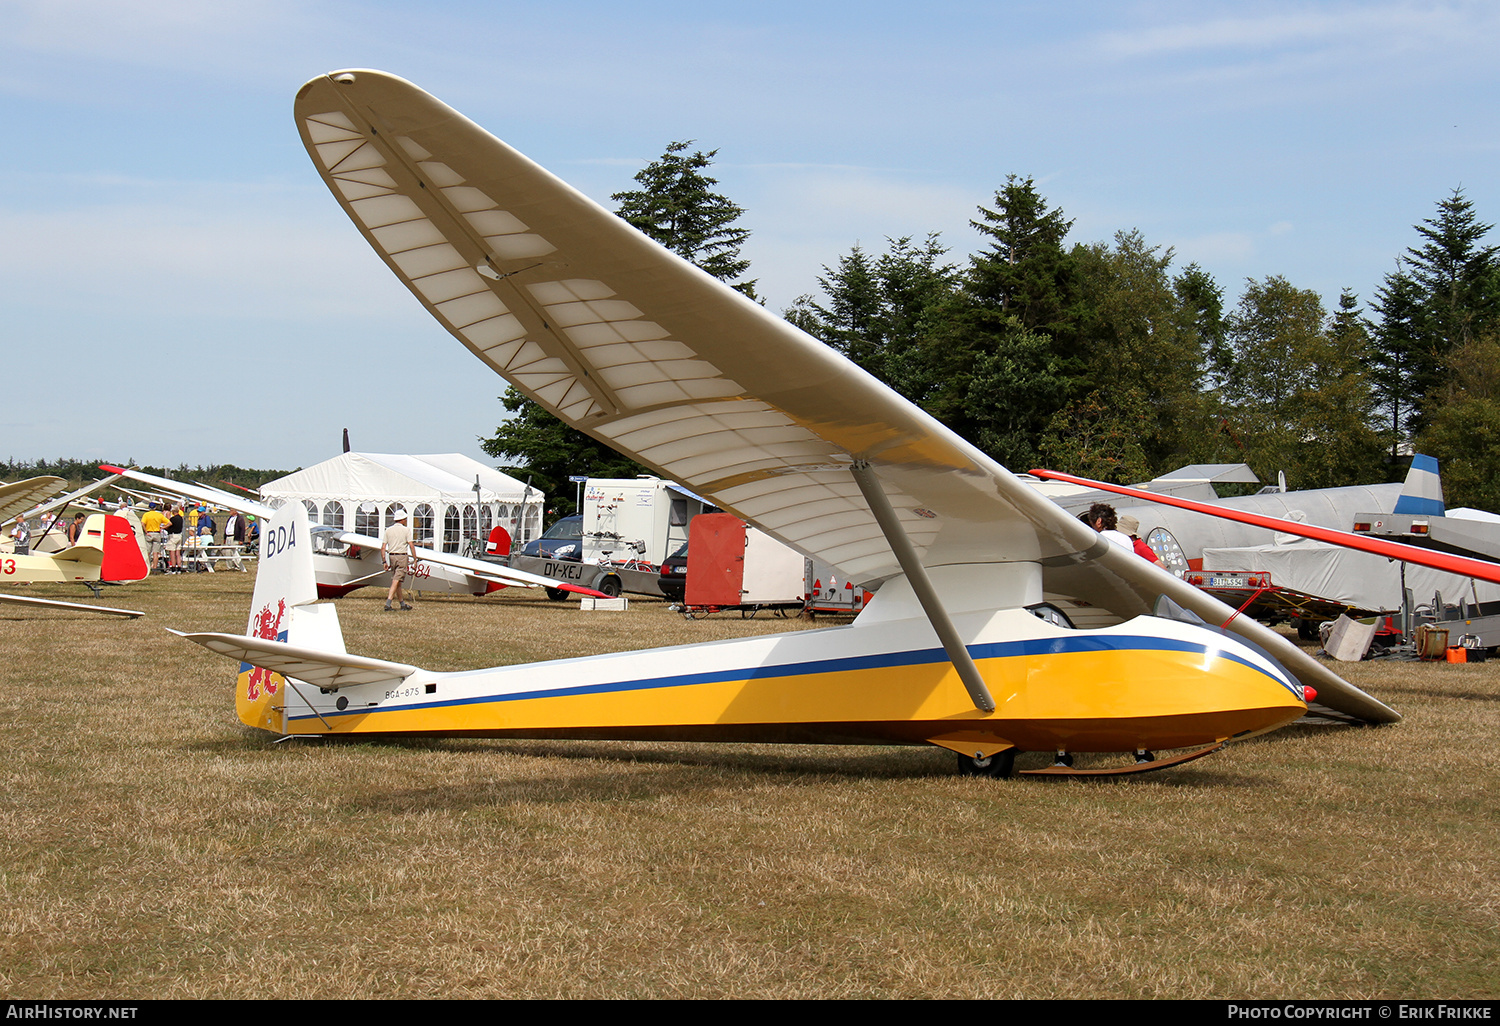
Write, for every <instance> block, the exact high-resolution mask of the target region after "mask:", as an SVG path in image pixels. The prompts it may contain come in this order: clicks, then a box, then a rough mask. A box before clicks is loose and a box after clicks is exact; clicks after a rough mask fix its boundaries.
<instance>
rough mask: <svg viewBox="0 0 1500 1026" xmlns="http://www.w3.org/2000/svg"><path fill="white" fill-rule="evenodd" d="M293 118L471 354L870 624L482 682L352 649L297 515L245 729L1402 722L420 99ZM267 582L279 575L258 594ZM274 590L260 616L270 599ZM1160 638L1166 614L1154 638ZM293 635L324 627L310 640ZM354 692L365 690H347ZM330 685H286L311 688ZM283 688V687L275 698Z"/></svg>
mask: <svg viewBox="0 0 1500 1026" xmlns="http://www.w3.org/2000/svg"><path fill="white" fill-rule="evenodd" d="M295 112H296V119H297V124H298V127H299V130H300V131H301V133H302V137H303V142H304V144H305V145H306V147H307V149H308V152H309V154H310V155H311V156H312V159H313V162H314V165H315V167H316V168H317V169H318V172H319V174H320V175H322V176H323V178H324V181H325V182H326V183H327V184H328V186H329V187H330V189H331V190H332V192H333V194H334V196H335V197H336V198H337V200H338V202H339V203H340V204H341V205H342V206H343V208H344V210H345V212H346V213H348V214H349V216H350V218H351V219H352V220H353V222H354V223H355V225H356V226H357V227H358V228H359V230H360V232H361V233H362V234H363V235H364V237H365V239H366V240H367V241H368V242H369V243H370V245H371V246H372V247H373V248H374V249H375V251H376V252H377V253H378V254H379V255H380V256H381V258H382V259H384V260H385V261H386V263H387V264H388V266H390V268H391V269H392V271H393V272H394V273H395V274H396V276H397V277H398V278H399V279H400V280H401V281H402V282H403V283H405V284H406V285H407V287H408V288H410V289H411V291H412V292H413V294H414V295H415V296H416V297H417V298H418V299H419V300H420V301H421V302H422V304H423V305H424V306H425V307H426V308H427V309H428V311H429V312H431V313H432V314H433V316H434V317H435V318H437V320H438V321H439V322H440V323H441V324H442V325H443V326H444V327H445V328H447V329H448V330H449V331H450V332H451V333H452V334H453V335H454V336H455V337H456V338H457V339H458V340H459V341H460V342H462V343H463V344H464V345H465V346H466V347H468V348H469V350H470V351H471V352H473V353H474V354H475V355H476V356H477V357H478V358H479V359H480V360H482V361H484V362H485V363H486V364H487V365H489V366H490V367H491V368H492V369H494V370H495V371H496V372H498V373H499V374H501V375H502V376H503V377H505V379H506V380H507V381H509V382H510V383H511V384H513V385H514V386H515V387H517V388H518V389H520V390H521V391H523V392H524V393H526V394H527V395H528V396H530V397H531V398H533V399H534V400H536V401H537V402H538V403H540V404H541V405H542V406H543V407H544V408H546V409H547V410H549V411H550V412H552V413H555V414H556V415H557V416H559V417H560V418H562V419H563V420H564V421H565V422H567V423H569V424H570V425H572V426H574V427H576V428H578V429H580V430H582V431H584V432H586V433H588V434H589V435H591V436H592V437H594V438H596V439H599V440H600V441H602V442H605V443H606V444H608V445H610V446H612V447H613V448H615V449H617V450H619V451H620V452H622V453H624V454H626V455H628V456H630V457H631V458H632V459H635V460H636V461H638V462H640V463H642V464H643V465H645V466H647V467H650V468H651V469H652V470H653V471H655V472H656V473H657V474H659V475H660V476H662V477H665V478H669V479H671V480H675V481H677V482H679V483H680V484H682V485H683V486H685V487H687V488H689V489H691V490H692V491H693V492H694V493H695V494H697V495H701V496H703V497H704V498H705V499H707V500H709V501H711V502H713V503H714V504H716V505H718V506H720V507H721V508H723V509H725V510H726V511H729V512H732V513H734V514H735V515H736V516H739V517H740V518H741V519H744V520H746V521H747V522H749V523H751V524H753V525H754V526H756V527H758V528H759V529H760V530H762V531H764V532H765V533H767V534H769V535H771V536H772V537H774V538H776V539H778V540H779V541H782V542H784V543H785V544H787V545H790V546H791V547H792V548H794V549H796V550H797V551H799V552H801V553H803V554H804V555H806V556H810V557H813V558H815V559H818V560H820V561H822V562H824V563H828V564H831V565H833V566H834V567H836V568H838V569H839V570H840V571H842V573H843V574H844V575H846V576H847V577H848V578H850V579H851V580H853V581H854V582H855V583H856V584H860V585H864V586H866V587H870V588H878V592H877V594H876V595H875V597H874V599H873V600H872V601H871V602H870V604H869V605H868V606H867V607H866V608H865V610H864V611H863V612H862V613H861V615H860V616H859V618H858V619H857V620H856V621H855V622H854V624H853V625H851V626H848V627H839V628H831V629H827V630H822V631H806V632H800V633H796V634H788V635H781V636H777V637H768V638H754V639H745V640H739V641H733V642H720V643H715V644H710V645H695V646H685V647H680V648H673V649H661V650H655V651H650V652H630V653H621V654H615V655H604V656H595V657H591V658H587V659H577V660H564V661H559V662H551V663H539V664H532V665H525V666H510V667H498V668H495V669H491V670H480V671H472V672H465V673H436V672H432V671H428V670H423V669H419V668H413V667H406V666H402V665H399V664H393V663H392V664H382V663H378V662H376V661H370V660H362V661H360V662H359V663H358V664H355V662H354V660H355V657H351V656H348V655H346V654H345V653H344V652H343V643H342V639H341V637H340V636H339V635H338V632H337V629H336V624H334V623H332V622H330V620H329V618H328V617H327V614H326V613H324V612H322V610H324V609H326V608H329V607H326V606H315V605H312V604H311V603H312V598H313V596H314V595H315V588H313V587H312V586H311V585H309V584H308V583H307V582H308V580H309V579H310V578H309V575H308V572H307V571H306V570H305V567H306V566H307V565H310V560H309V558H308V552H309V549H308V546H307V543H306V531H307V527H306V522H305V519H304V520H301V521H300V522H299V520H298V517H300V516H303V514H301V513H299V511H297V510H291V511H285V510H284V511H281V513H280V514H278V515H279V516H285V517H286V518H287V519H285V520H280V521H278V522H277V523H276V524H275V527H276V537H277V538H281V539H284V540H285V545H284V546H283V547H282V548H279V549H278V548H276V547H275V546H276V545H277V544H279V543H278V542H276V541H274V540H272V541H269V542H263V544H264V545H267V546H268V550H267V551H268V554H267V555H266V556H263V560H262V564H261V569H260V573H261V575H262V576H261V578H260V579H258V580H257V590H256V595H255V598H254V600H253V602H252V615H251V624H250V629H249V630H248V631H247V634H248V635H250V636H249V637H239V636H235V635H210V634H197V635H190V636H189V637H190V638H191V639H192V640H195V641H197V642H198V643H200V644H203V645H205V646H207V647H209V648H211V649H214V650H216V651H221V652H223V653H224V654H227V655H231V656H233V657H234V658H238V659H240V660H241V661H242V663H243V665H242V671H241V674H240V678H239V686H238V692H237V701H236V704H237V708H238V711H239V715H240V717H241V719H242V720H243V721H244V722H246V723H250V724H253V725H255V726H258V727H263V728H266V729H269V730H272V731H275V732H278V733H292V734H323V733H377V732H399V733H410V732H414V733H432V734H448V735H455V734H464V735H475V736H500V737H506V736H510V737H545V738H568V737H570V738H622V739H645V738H652V739H682V740H699V741H710V742H712V741H721V742H722V741H799V742H832V743H861V742H863V743H875V744H892V743H895V744H923V743H928V744H936V745H940V746H943V747H946V748H949V749H951V750H953V751H955V752H957V753H958V756H959V769H960V771H961V772H964V773H970V774H982V775H990V776H1004V775H1008V774H1009V772H1010V771H1011V768H1012V765H1013V760H1014V755H1015V753H1016V752H1017V751H1021V750H1033V751H1046V752H1053V753H1055V754H1056V769H1057V770H1059V771H1063V772H1068V771H1069V769H1068V767H1069V765H1070V763H1071V757H1072V753H1075V752H1122V753H1128V754H1132V755H1133V756H1134V760H1135V761H1134V763H1133V764H1132V765H1127V766H1126V767H1124V770H1125V771H1133V770H1139V769H1149V768H1156V767H1159V766H1161V765H1163V764H1167V763H1172V762H1176V761H1180V760H1179V759H1177V758H1163V759H1158V758H1156V757H1155V755H1154V752H1155V750H1158V749H1162V750H1165V749H1178V748H1188V747H1193V746H1202V747H1200V748H1199V749H1198V752H1195V753H1190V754H1198V753H1201V752H1206V751H1208V750H1212V749H1213V748H1214V747H1216V746H1218V745H1220V744H1222V743H1224V742H1226V741H1228V740H1231V739H1235V738H1242V737H1248V736H1251V735H1254V734H1259V733H1263V732H1265V731H1268V730H1272V729H1275V728H1276V727H1279V726H1282V725H1284V724H1286V723H1289V722H1291V721H1293V720H1295V719H1297V718H1299V717H1301V716H1302V715H1304V714H1305V713H1306V712H1307V710H1308V704H1307V703H1308V701H1309V700H1310V699H1311V698H1312V695H1313V692H1314V691H1315V692H1316V700H1317V702H1318V703H1319V704H1320V705H1321V706H1325V707H1329V708H1331V709H1333V710H1336V711H1338V712H1339V713H1340V714H1341V715H1343V716H1345V717H1347V718H1351V719H1357V720H1361V721H1368V722H1391V721H1394V720H1397V719H1399V716H1398V715H1397V714H1396V713H1395V712H1394V711H1393V710H1391V709H1389V708H1388V707H1386V706H1385V705H1383V704H1382V703H1380V702H1379V701H1377V700H1375V699H1374V698H1372V697H1370V696H1369V695H1366V694H1365V693H1364V692H1362V691H1360V690H1359V689H1357V688H1355V687H1353V686H1352V685H1350V684H1348V683H1347V682H1345V681H1343V680H1342V679H1341V678H1339V677H1338V676H1336V675H1335V674H1333V673H1332V672H1330V671H1329V670H1328V669H1326V668H1325V667H1323V666H1322V665H1320V664H1319V663H1317V662H1316V661H1314V660H1312V659H1311V658H1309V657H1307V656H1306V655H1305V654H1303V653H1302V652H1301V651H1300V650H1299V649H1297V648H1296V647H1295V646H1293V645H1290V644H1289V643H1287V642H1286V641H1284V640H1283V639H1282V638H1280V637H1279V636H1278V635H1276V634H1274V633H1273V632H1271V631H1268V630H1266V629H1265V628H1263V627H1261V626H1260V625H1259V624H1254V623H1240V622H1236V624H1235V625H1234V633H1233V634H1232V635H1231V634H1230V633H1227V632H1224V631H1220V630H1215V629H1213V628H1211V627H1208V626H1206V625H1205V624H1204V622H1203V621H1208V622H1209V623H1217V622H1222V621H1224V620H1226V619H1228V617H1229V615H1230V613H1231V612H1232V611H1231V610H1229V609H1227V608H1226V607H1224V606H1223V605H1221V604H1220V603H1218V602H1215V601H1213V600H1212V599H1209V598H1208V597H1207V596H1204V595H1203V594H1202V593H1201V592H1199V591H1198V590H1197V589H1195V588H1193V587H1191V586H1190V585H1187V584H1185V583H1184V582H1182V581H1180V580H1178V579H1177V578H1175V577H1173V576H1172V575H1171V574H1168V573H1166V572H1164V571H1161V570H1158V569H1156V568H1155V567H1154V566H1153V565H1151V564H1149V563H1147V562H1146V561H1145V560H1142V559H1140V558H1139V557H1137V556H1135V555H1133V554H1132V553H1128V552H1124V551H1123V550H1120V549H1117V548H1115V547H1114V546H1112V545H1111V544H1110V543H1109V542H1108V541H1106V540H1105V539H1103V538H1101V537H1100V536H1099V535H1098V534H1096V533H1095V532H1094V531H1092V530H1091V529H1089V528H1088V527H1086V526H1085V525H1083V524H1081V523H1079V522H1078V521H1077V520H1076V519H1074V518H1073V517H1071V516H1069V515H1068V514H1066V513H1065V512H1063V511H1062V510H1061V509H1059V508H1058V507H1057V506H1056V505H1054V504H1053V503H1051V502H1049V501H1047V500H1046V499H1045V498H1043V497H1042V496H1040V495H1039V494H1037V493H1036V492H1035V491H1034V490H1033V489H1032V488H1031V487H1030V486H1028V485H1026V484H1025V483H1024V482H1022V481H1021V480H1020V479H1018V478H1017V477H1016V476H1015V475H1013V474H1012V473H1010V472H1009V471H1007V470H1006V469H1005V468H1004V467H1002V466H1000V465H999V464H997V463H995V462H994V461H993V460H991V459H990V458H989V457H987V456H986V455H984V454H983V453H982V452H980V451H979V450H977V449H976V448H974V447H973V446H972V445H970V444H969V443H968V442H966V441H964V440H963V439H961V438H959V437H958V436H957V435H955V434H954V433H953V432H952V431H950V430H948V429H947V428H946V427H944V426H943V425H941V424H939V423H938V422H936V421H935V420H933V419H932V418H931V417H929V416H928V415H927V414H925V413H924V412H922V411H921V410H919V409H917V408H916V407H915V406H913V405H912V404H911V403H909V402H907V401H906V400H905V399H903V398H901V397H900V396H899V395H897V394H896V393H894V392H892V391H891V390H890V389H888V388H887V387H885V386H884V385H882V384H881V383H879V382H878V381H876V380H875V379H874V378H872V377H870V376H869V375H868V374H866V373H865V372H863V371H861V370H859V369H858V368H856V367H855V366H853V365H852V364H850V363H849V362H848V361H847V360H845V359H844V358H843V357H841V356H840V355H838V354H837V353H835V352H833V351H832V350H830V349H828V348H827V347H826V346H824V345H822V344H821V343H819V342H817V341H816V340H814V339H812V338H810V337H809V336H807V335H805V334H803V333H802V332H800V331H799V330H797V329H796V328H794V327H793V326H791V325H790V324H788V323H786V322H785V321H783V320H782V319H781V318H779V317H776V316H775V315H774V314H771V313H769V312H768V311H766V310H765V309H763V308H762V307H760V306H759V305H757V304H755V303H754V302H751V301H750V300H748V299H746V298H745V297H743V296H741V295H739V294H738V293H736V292H735V291H733V290H732V289H730V288H728V287H727V286H725V285H724V284H722V283H721V282H719V281H717V280H715V279H714V278H712V277H710V276H709V275H707V274H705V273H704V272H702V271H701V270H699V269H698V268H696V267H694V266H692V265H691V264H689V263H687V262H685V261H683V260H681V259H680V258H678V257H677V256H675V255H674V254H672V253H670V252H668V251H667V250H665V249H663V248H662V247H661V246H659V245H657V244H656V243H655V242H653V241H651V240H649V239H647V238H646V237H645V236H643V235H641V234H640V233H639V232H637V231H636V230H635V229H634V228H632V227H630V226H629V225H628V224H626V223H625V222H624V221H622V220H620V219H619V218H617V217H616V216H614V215H613V214H611V213H610V212H609V211H607V210H605V209H604V208H602V207H600V206H599V205H597V204H595V203H594V202H593V201H592V200H589V199H588V198H587V197H585V196H583V195H582V194H580V193H578V192H577V191H575V190H573V189H572V188H571V187H569V186H568V185H566V184H565V183H563V182H561V181H560V180H558V179H557V178H555V177H553V176H552V175H551V174H549V173H548V172H546V171H545V170H543V169H542V168H540V167H538V166H537V165H536V164H533V163H532V162H531V161H529V160H527V159H526V158H525V157H523V156H521V155H520V154H519V153H517V152H516V151H514V150H512V149H511V148H510V147H508V146H506V145H505V144H504V143H502V142H501V141H500V140H498V139H496V138H495V137H493V136H492V135H490V134H489V133H487V132H486V131H484V130H483V129H482V128H480V127H479V126H477V125H475V124H473V123H472V122H470V121H469V120H467V119H466V118H464V117H463V116H462V115H461V114H459V113H457V112H456V111H454V110H452V109H451V108H449V107H447V106H445V105H444V104H442V103H441V102H439V101H438V100H436V99H434V98H433V97H431V96H429V95H428V94H427V93H425V92H423V91H422V90H420V89H418V88H417V87H415V86H413V85H412V84H410V83H408V82H406V81H404V80H402V79H399V78H396V77H394V76H391V75H388V74H384V73H381V72H376V71H341V72H334V73H331V74H329V75H326V76H322V77H319V78H316V79H314V80H312V81H311V82H309V83H308V84H307V85H305V86H304V87H303V88H302V90H301V91H300V92H299V93H298V96H297V101H296V105H295ZM268 570H272V571H273V572H269V573H268ZM263 584H264V585H265V590H262V587H261V586H262V585H263ZM1153 611H1156V612H1158V613H1160V614H1161V615H1152V614H1153ZM304 624H305V626H304ZM346 670H347V671H348V672H349V673H350V674H351V675H352V676H351V680H355V679H357V680H358V681H359V682H358V683H350V684H348V685H344V684H342V683H340V682H339V677H340V674H342V673H343V672H345V671H346ZM299 679H300V680H301V681H304V682H311V681H330V680H332V681H333V684H331V685H330V684H317V685H312V684H306V685H298V684H297V681H298V680H299ZM283 684H285V685H286V686H282V685H283Z"/></svg>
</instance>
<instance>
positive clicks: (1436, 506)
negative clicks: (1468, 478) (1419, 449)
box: [1391, 453, 1447, 517]
mask: <svg viewBox="0 0 1500 1026" xmlns="http://www.w3.org/2000/svg"><path fill="white" fill-rule="evenodd" d="M1391 512H1392V513H1412V514H1415V515H1417V516H1428V517H1441V516H1445V515H1446V514H1447V507H1446V506H1444V505H1443V479H1442V477H1441V476H1440V475H1439V473H1438V462H1437V460H1435V459H1433V458H1432V457H1431V456H1423V455H1422V454H1421V453H1417V454H1416V455H1415V456H1413V457H1412V458H1411V469H1410V470H1408V471H1407V472H1406V483H1405V484H1403V485H1402V486H1401V495H1400V496H1399V497H1398V498H1397V499H1396V508H1395V509H1393V510H1391Z"/></svg>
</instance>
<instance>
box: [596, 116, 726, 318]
mask: <svg viewBox="0 0 1500 1026" xmlns="http://www.w3.org/2000/svg"><path fill="white" fill-rule="evenodd" d="M691 145H693V141H692V140H691V139H690V140H688V141H687V142H674V143H668V144H667V151H666V152H665V153H663V154H662V155H661V156H660V157H659V158H658V159H656V160H654V161H652V162H651V163H650V164H648V165H647V166H646V167H645V168H644V169H642V170H641V171H639V172H638V173H637V174H636V176H635V181H636V183H637V184H638V185H640V188H639V189H632V190H628V191H626V192H617V193H615V194H614V195H612V196H611V197H610V199H612V200H614V201H615V202H616V203H618V204H619V205H620V206H619V209H618V210H617V211H616V212H617V213H618V214H619V215H620V216H621V217H623V218H624V219H625V220H626V221H629V222H630V223H631V224H632V225H634V226H635V227H636V228H639V229H640V230H641V231H642V232H644V233H645V234H647V235H649V236H650V237H651V238H653V239H655V240H656V241H657V242H659V243H661V244H662V245H663V246H666V247H667V248H668V249H670V250H671V251H672V252H674V253H676V254H677V255H678V256H680V257H682V258H683V259H684V260H688V261H691V262H692V263H694V264H697V265H698V266H699V267H701V268H703V270H705V271H707V272H708V273H709V274H711V275H713V276H714V277H715V278H718V279H719V280H720V281H722V282H727V283H729V284H730V285H732V286H734V288H736V289H738V290H739V291H740V292H743V293H744V294H745V295H747V296H749V297H750V298H752V299H754V298H755V282H753V281H738V280H736V279H738V278H739V277H740V276H741V275H743V274H744V273H745V272H746V271H748V270H749V269H750V261H749V260H747V259H745V258H743V257H741V256H740V247H741V246H743V245H744V244H745V240H746V239H748V238H749V237H750V231H749V229H746V228H738V227H735V222H736V221H738V220H739V219H740V218H741V217H743V216H744V213H745V211H744V210H743V209H742V208H740V207H739V206H737V205H735V204H734V203H731V202H730V201H729V199H728V198H727V197H725V196H723V195H721V194H719V193H717V192H714V191H713V187H714V186H716V185H718V184H719V180H718V179H717V178H710V177H708V176H707V175H705V174H704V173H703V172H704V171H706V170H707V169H708V168H709V167H711V166H712V165H713V162H714V157H715V156H717V155H718V153H719V151H718V150H709V151H708V152H707V153H704V152H702V151H701V150H698V151H695V152H694V153H692V154H691V155H688V156H685V155H684V153H685V151H686V150H687V148H688V147H689V146H691Z"/></svg>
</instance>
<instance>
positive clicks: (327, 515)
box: [323, 502, 344, 531]
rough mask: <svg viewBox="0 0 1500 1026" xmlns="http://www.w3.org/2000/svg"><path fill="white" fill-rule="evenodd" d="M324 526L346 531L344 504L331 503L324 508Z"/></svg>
mask: <svg viewBox="0 0 1500 1026" xmlns="http://www.w3.org/2000/svg"><path fill="white" fill-rule="evenodd" d="M323 526H324V527H336V528H338V529H339V530H340V531H342V530H343V529H344V504H343V503H342V502H329V503H326V504H325V505H324V506H323Z"/></svg>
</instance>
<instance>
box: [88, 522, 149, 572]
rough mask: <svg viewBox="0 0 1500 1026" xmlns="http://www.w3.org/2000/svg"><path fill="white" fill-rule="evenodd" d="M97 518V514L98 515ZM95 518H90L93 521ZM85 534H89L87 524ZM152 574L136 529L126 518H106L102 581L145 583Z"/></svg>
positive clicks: (100, 569) (100, 570)
mask: <svg viewBox="0 0 1500 1026" xmlns="http://www.w3.org/2000/svg"><path fill="white" fill-rule="evenodd" d="M96 516H97V514H96ZM92 520H93V517H90V518H89V521H92ZM84 532H85V533H87V532H88V526H87V522H85V526H84ZM150 573H151V568H150V567H148V566H146V556H145V554H144V553H143V552H141V544H140V541H139V540H138V539H137V538H136V536H135V528H134V527H132V526H131V524H130V521H129V520H126V519H125V518H124V517H116V516H106V517H105V518H104V563H103V565H102V566H100V567H99V579H100V580H101V581H144V580H145V579H146V578H147V577H148V576H149V575H150Z"/></svg>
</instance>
